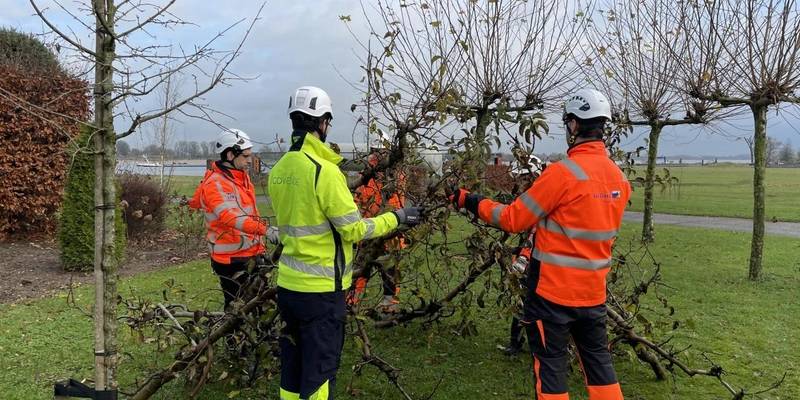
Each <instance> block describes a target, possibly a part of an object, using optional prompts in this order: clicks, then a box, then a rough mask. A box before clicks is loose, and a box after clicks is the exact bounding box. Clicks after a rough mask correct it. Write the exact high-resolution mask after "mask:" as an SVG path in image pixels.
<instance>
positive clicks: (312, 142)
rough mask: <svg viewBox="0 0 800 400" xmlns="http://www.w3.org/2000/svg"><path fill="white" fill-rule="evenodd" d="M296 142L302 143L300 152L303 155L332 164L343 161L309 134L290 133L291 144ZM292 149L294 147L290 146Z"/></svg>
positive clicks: (300, 132)
mask: <svg viewBox="0 0 800 400" xmlns="http://www.w3.org/2000/svg"><path fill="white" fill-rule="evenodd" d="M298 140H300V141H302V143H303V144H302V147H301V150H302V151H303V152H304V153H308V154H312V155H314V156H317V157H319V158H321V159H323V160H326V161H329V162H332V163H334V164H339V163H340V162H342V160H343V158H342V156H340V155H338V154H336V152H334V151H333V150H332V149H331V148H330V146H328V145H327V144H325V143H323V142H322V141H321V140H319V139H318V138H317V137H316V136H315V135H314V134H312V133H310V132H303V131H294V132H292V143H295V144H296V143H297V141H298ZM292 147H294V145H292Z"/></svg>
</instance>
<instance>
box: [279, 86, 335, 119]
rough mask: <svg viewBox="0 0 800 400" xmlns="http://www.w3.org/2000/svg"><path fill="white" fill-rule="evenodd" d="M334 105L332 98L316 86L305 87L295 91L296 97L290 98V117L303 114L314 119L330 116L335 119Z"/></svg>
mask: <svg viewBox="0 0 800 400" xmlns="http://www.w3.org/2000/svg"><path fill="white" fill-rule="evenodd" d="M332 107H333V105H332V104H331V98H330V96H328V93H325V91H324V90H322V89H320V88H318V87H315V86H303V87H300V88H297V90H295V91H294V96H291V97H289V115H292V113H293V112H297V111H299V112H301V113H303V114H306V115H310V116H312V117H322V116H323V115H325V114H330V115H331V118H333V108H332Z"/></svg>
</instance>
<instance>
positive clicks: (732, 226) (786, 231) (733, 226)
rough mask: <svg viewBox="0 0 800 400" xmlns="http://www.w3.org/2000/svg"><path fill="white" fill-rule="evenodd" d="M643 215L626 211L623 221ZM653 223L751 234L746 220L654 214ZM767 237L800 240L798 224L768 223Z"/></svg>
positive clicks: (640, 218)
mask: <svg viewBox="0 0 800 400" xmlns="http://www.w3.org/2000/svg"><path fill="white" fill-rule="evenodd" d="M642 216H643V214H642V213H641V212H637V211H626V212H625V221H632V222H642V218H643V217H642ZM655 223H656V224H660V225H675V226H686V227H692V228H711V229H721V230H725V231H732V232H752V231H753V220H751V219H746V218H726V217H699V216H694V215H672V214H655ZM765 229H766V232H767V234H768V235H781V236H791V237H796V238H800V222H769V221H767V224H766V227H765Z"/></svg>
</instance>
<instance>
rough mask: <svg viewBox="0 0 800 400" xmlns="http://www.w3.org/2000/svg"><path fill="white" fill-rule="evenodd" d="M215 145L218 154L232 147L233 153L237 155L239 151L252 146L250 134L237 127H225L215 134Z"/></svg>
mask: <svg viewBox="0 0 800 400" xmlns="http://www.w3.org/2000/svg"><path fill="white" fill-rule="evenodd" d="M216 146H217V153H218V154H221V153H222V152H223V151H225V150H227V149H229V148H233V151H234V153H236V154H237V155H238V153H239V152H242V151H244V150H247V149H249V148H251V147H253V142H251V141H250V136H248V135H247V134H246V133H244V132H243V131H241V130H239V129H226V130H224V131H222V132H220V133H219V136H217V144H216Z"/></svg>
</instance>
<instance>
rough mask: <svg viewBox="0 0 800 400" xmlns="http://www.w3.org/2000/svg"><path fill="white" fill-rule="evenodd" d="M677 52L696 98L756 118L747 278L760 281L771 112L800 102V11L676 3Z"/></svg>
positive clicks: (768, 2)
mask: <svg viewBox="0 0 800 400" xmlns="http://www.w3.org/2000/svg"><path fill="white" fill-rule="evenodd" d="M678 10H679V12H678V13H677V18H678V21H679V23H680V24H679V30H678V31H677V32H676V34H678V35H679V36H680V38H681V41H680V42H681V43H680V44H679V45H678V46H676V48H675V49H674V51H673V52H672V55H673V57H675V58H676V59H678V62H677V63H676V67H677V69H676V75H677V76H678V77H679V78H680V80H681V81H682V83H681V84H682V85H685V86H686V88H687V89H688V91H689V94H690V95H692V96H693V97H694V98H696V99H700V100H704V101H714V102H717V103H718V104H719V105H720V106H722V107H734V108H745V109H749V111H750V112H751V113H752V115H753V123H754V130H753V139H754V140H753V141H754V144H753V155H754V163H753V164H754V165H753V237H752V242H751V249H750V263H749V264H750V265H749V272H748V276H749V278H750V279H751V280H757V279H759V277H760V276H761V271H762V265H763V248H764V223H765V210H764V208H765V202H766V197H765V187H764V179H765V176H766V171H767V169H766V167H767V112H768V111H769V110H770V108H773V109H774V108H777V107H779V106H781V105H782V104H797V103H800V98H798V96H797V90H798V88H800V69H798V68H797V65H798V63H800V52H798V49H800V5H798V3H797V2H796V1H793V0H790V1H777V0H713V1H697V0H693V1H686V2H681V3H679V7H678Z"/></svg>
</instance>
